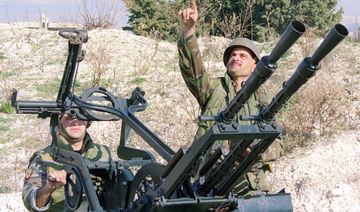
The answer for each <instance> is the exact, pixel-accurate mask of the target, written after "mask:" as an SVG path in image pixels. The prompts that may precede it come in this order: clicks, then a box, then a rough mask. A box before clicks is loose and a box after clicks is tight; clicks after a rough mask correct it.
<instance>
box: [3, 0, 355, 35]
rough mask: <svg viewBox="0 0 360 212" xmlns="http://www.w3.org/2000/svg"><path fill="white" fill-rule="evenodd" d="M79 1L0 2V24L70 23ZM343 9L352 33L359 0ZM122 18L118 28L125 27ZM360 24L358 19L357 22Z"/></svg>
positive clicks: (345, 2)
mask: <svg viewBox="0 0 360 212" xmlns="http://www.w3.org/2000/svg"><path fill="white" fill-rule="evenodd" d="M80 1H81V0H0V22H2V23H8V22H10V21H27V20H29V21H37V20H38V17H39V14H40V13H46V14H47V16H48V17H49V19H50V20H52V21H71V19H76V18H80V16H79V15H78V14H77V11H78V10H79V8H78V6H77V4H76V2H80ZM341 6H342V7H343V9H344V14H343V21H342V23H343V24H344V25H346V26H347V27H349V30H350V31H353V30H354V29H351V28H354V24H355V23H356V17H357V16H359V14H360V11H359V10H360V4H359V0H338V7H337V8H340V7H341ZM126 22H127V18H126V16H123V18H122V20H121V21H120V23H119V24H118V26H119V27H120V26H124V25H126ZM358 22H360V18H359V20H358Z"/></svg>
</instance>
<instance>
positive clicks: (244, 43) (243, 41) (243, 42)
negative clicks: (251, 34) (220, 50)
mask: <svg viewBox="0 0 360 212" xmlns="http://www.w3.org/2000/svg"><path fill="white" fill-rule="evenodd" d="M235 47H246V48H248V49H250V51H252V53H253V54H254V55H253V56H255V58H254V59H256V60H257V61H259V60H260V52H259V49H258V48H257V46H256V45H255V44H254V42H253V41H252V40H249V39H247V38H236V39H234V40H233V41H231V43H230V44H229V46H228V47H227V48H226V50H225V52H224V57H223V59H224V64H225V66H226V65H227V62H228V61H229V58H230V53H231V51H232V50H233V49H234V48H235Z"/></svg>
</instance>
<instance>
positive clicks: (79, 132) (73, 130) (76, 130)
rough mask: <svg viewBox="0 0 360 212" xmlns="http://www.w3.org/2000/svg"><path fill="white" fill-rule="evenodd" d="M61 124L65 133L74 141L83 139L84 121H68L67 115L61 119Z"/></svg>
mask: <svg viewBox="0 0 360 212" xmlns="http://www.w3.org/2000/svg"><path fill="white" fill-rule="evenodd" d="M60 121H61V123H62V126H63V128H64V130H65V131H66V133H67V134H68V135H69V136H71V137H72V138H74V139H79V138H83V137H84V135H85V132H86V121H81V120H79V119H76V118H75V119H70V117H69V116H68V115H67V114H64V115H63V116H62V118H61V120H60Z"/></svg>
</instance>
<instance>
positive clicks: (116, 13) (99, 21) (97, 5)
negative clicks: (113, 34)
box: [76, 0, 126, 29]
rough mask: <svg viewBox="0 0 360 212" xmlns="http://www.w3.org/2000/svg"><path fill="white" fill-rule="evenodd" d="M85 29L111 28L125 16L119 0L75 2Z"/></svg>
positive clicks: (124, 8) (78, 0) (124, 9)
mask: <svg viewBox="0 0 360 212" xmlns="http://www.w3.org/2000/svg"><path fill="white" fill-rule="evenodd" d="M76 4H77V6H78V8H79V10H80V15H81V16H82V19H83V24H84V26H85V28H86V29H94V28H113V27H115V26H116V25H117V24H118V22H119V20H120V19H121V18H122V17H123V16H124V15H125V13H126V7H125V5H124V3H123V2H122V1H121V0H82V1H81V0H76Z"/></svg>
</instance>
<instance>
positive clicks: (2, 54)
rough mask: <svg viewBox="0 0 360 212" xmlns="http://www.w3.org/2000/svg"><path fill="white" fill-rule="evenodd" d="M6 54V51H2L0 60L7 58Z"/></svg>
mask: <svg viewBox="0 0 360 212" xmlns="http://www.w3.org/2000/svg"><path fill="white" fill-rule="evenodd" d="M4 55H5V53H4V52H0V60H2V59H5V58H6V57H5V56H4Z"/></svg>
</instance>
